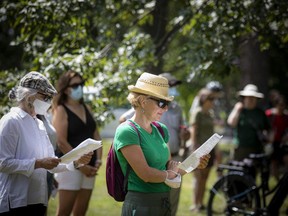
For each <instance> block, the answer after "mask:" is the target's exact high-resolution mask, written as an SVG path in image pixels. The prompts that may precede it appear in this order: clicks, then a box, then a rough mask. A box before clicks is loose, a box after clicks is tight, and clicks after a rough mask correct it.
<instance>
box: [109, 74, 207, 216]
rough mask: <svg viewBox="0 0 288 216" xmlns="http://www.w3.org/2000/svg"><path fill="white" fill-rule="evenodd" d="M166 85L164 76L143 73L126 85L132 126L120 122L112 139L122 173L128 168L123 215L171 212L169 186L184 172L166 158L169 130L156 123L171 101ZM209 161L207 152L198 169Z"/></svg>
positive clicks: (174, 183) (168, 213)
mask: <svg viewBox="0 0 288 216" xmlns="http://www.w3.org/2000/svg"><path fill="white" fill-rule="evenodd" d="M168 88H169V85H168V80H167V79H166V78H164V77H161V76H156V75H153V74H150V73H143V74H142V75H141V76H140V77H139V79H138V80H137V83H136V85H135V86H134V85H130V86H128V89H129V91H130V94H129V95H128V101H129V102H130V103H131V105H132V107H133V108H134V109H135V114H134V115H133V117H132V118H131V119H129V120H128V121H130V122H131V123H132V124H134V126H135V128H134V127H132V126H131V124H128V123H127V122H124V123H122V124H120V125H119V126H118V128H117V130H116V133H115V138H114V142H113V143H114V148H115V150H116V154H117V157H118V159H119V162H120V165H121V169H122V171H123V173H126V170H127V166H128V165H129V166H130V167H131V170H130V172H129V176H128V193H127V195H126V197H125V201H124V204H123V208H122V215H123V216H128V215H129V216H130V215H153V216H156V215H159V216H162V215H170V214H171V213H170V201H169V191H170V187H179V186H180V184H181V175H183V174H185V173H186V172H185V171H183V170H180V169H178V164H179V162H177V161H171V160H169V159H170V152H169V148H168V145H167V142H168V141H169V133H168V130H167V127H166V126H165V125H164V124H161V123H159V122H158V121H159V120H160V118H161V116H162V114H163V113H164V112H166V111H167V109H168V104H169V102H171V101H172V100H173V97H172V96H169V95H168ZM153 122H158V124H159V126H160V127H161V129H158V128H157V127H156V126H155V125H154V124H153ZM138 133H139V134H138ZM161 133H163V136H162V134H161ZM208 161H209V155H206V156H204V157H203V158H201V160H200V165H199V166H198V168H205V167H206V166H207V163H208Z"/></svg>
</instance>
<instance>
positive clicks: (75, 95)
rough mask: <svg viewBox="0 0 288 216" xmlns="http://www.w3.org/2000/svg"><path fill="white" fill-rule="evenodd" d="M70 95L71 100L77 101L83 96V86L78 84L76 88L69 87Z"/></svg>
mask: <svg viewBox="0 0 288 216" xmlns="http://www.w3.org/2000/svg"><path fill="white" fill-rule="evenodd" d="M70 97H71V98H72V99H73V100H77V101H78V100H80V99H81V98H82V97H83V87H82V86H81V85H79V86H78V87H76V88H71V93H70Z"/></svg>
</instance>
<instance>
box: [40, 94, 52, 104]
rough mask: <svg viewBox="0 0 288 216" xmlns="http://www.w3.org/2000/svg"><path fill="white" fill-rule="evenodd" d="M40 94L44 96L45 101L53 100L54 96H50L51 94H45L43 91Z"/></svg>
mask: <svg viewBox="0 0 288 216" xmlns="http://www.w3.org/2000/svg"><path fill="white" fill-rule="evenodd" d="M38 94H40V95H43V96H44V98H43V101H45V102H48V101H51V100H52V97H51V96H49V95H46V94H43V93H41V92H38Z"/></svg>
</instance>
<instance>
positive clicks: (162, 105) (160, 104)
mask: <svg viewBox="0 0 288 216" xmlns="http://www.w3.org/2000/svg"><path fill="white" fill-rule="evenodd" d="M148 99H151V100H154V101H156V102H157V106H158V107H160V108H162V109H164V108H165V107H166V106H168V105H169V104H170V101H166V100H163V99H157V98H153V97H149V98H148Z"/></svg>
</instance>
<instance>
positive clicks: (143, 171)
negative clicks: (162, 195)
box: [120, 145, 178, 183]
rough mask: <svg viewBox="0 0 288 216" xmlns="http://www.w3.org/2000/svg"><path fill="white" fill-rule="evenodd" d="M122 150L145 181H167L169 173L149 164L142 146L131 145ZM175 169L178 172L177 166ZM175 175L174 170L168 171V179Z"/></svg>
mask: <svg viewBox="0 0 288 216" xmlns="http://www.w3.org/2000/svg"><path fill="white" fill-rule="evenodd" d="M120 151H121V152H122V153H123V155H124V157H125V158H126V160H127V161H128V163H129V164H130V166H131V168H132V169H133V170H134V171H135V173H136V174H137V176H139V178H141V179H142V180H143V181H145V182H153V183H160V182H164V181H165V179H166V177H167V173H166V172H165V171H162V170H158V169H155V168H152V167H150V166H149V165H148V164H147V161H146V159H145V157H144V154H143V152H142V149H141V147H140V146H138V145H129V146H125V147H123V148H121V150H120ZM174 171H175V172H177V171H178V168H177V167H175V168H174ZM175 176H176V175H175V174H174V173H173V172H168V179H173V178H175Z"/></svg>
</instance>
